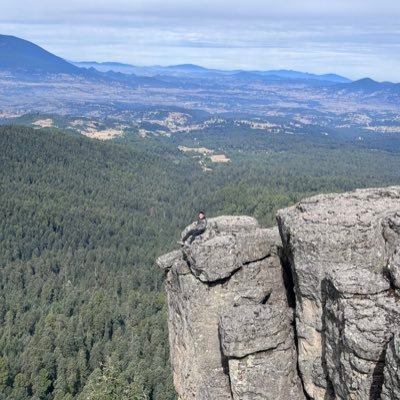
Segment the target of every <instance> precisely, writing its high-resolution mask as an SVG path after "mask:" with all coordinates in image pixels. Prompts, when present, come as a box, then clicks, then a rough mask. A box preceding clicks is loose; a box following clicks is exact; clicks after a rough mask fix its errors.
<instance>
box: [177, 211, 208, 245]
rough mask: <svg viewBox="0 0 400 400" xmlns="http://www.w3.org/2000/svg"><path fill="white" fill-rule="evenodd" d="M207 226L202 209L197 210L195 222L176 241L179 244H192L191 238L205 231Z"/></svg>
mask: <svg viewBox="0 0 400 400" xmlns="http://www.w3.org/2000/svg"><path fill="white" fill-rule="evenodd" d="M206 228H207V218H206V214H205V212H204V211H199V214H198V215H197V223H196V225H195V226H194V227H193V228H192V229H189V230H188V231H187V232H186V233H185V234H184V235H183V237H182V241H180V242H178V243H179V244H181V245H184V244H192V242H193V240H194V239H195V238H196V237H197V236H200V235H201V234H203V233H204V232H205V230H206Z"/></svg>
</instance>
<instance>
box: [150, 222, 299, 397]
mask: <svg viewBox="0 0 400 400" xmlns="http://www.w3.org/2000/svg"><path fill="white" fill-rule="evenodd" d="M280 251H281V247H280V238H279V235H278V231H277V229H260V228H259V227H258V224H257V222H256V220H254V219H252V218H249V217H219V218H214V219H211V220H209V222H208V228H207V230H206V232H205V233H204V234H203V235H201V236H199V237H197V238H196V239H195V240H194V241H193V243H192V244H191V245H190V246H183V248H182V249H181V250H177V251H174V252H172V253H169V254H167V255H165V256H162V257H160V258H159V259H158V260H157V263H158V265H159V266H160V267H161V268H164V269H165V270H166V271H168V272H167V280H166V287H167V294H168V307H169V335H170V346H171V357H172V366H173V373H174V383H175V387H176V390H177V393H178V397H179V399H180V400H186V399H196V400H206V399H207V400H217V399H218V400H224V399H227V400H228V399H234V400H239V399H248V400H253V399H254V400H261V399H271V400H272V399H273V400H276V399H293V400H297V399H299V400H300V399H304V394H303V389H302V386H301V383H300V380H299V378H298V375H297V370H296V365H297V354H296V349H295V342H294V331H293V326H292V321H293V310H292V309H290V308H289V306H288V301H287V294H286V290H285V286H284V279H283V274H282V269H281V262H280V257H279V254H280Z"/></svg>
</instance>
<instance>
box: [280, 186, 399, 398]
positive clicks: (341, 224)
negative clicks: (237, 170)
mask: <svg viewBox="0 0 400 400" xmlns="http://www.w3.org/2000/svg"><path fill="white" fill-rule="evenodd" d="M277 218H278V225H279V229H280V232H281V237H282V240H283V246H284V251H285V254H286V256H287V258H288V260H289V264H290V267H291V270H292V274H293V280H294V289H295V295H296V334H297V337H298V343H299V346H298V351H299V369H300V373H301V378H302V381H303V383H304V387H305V389H306V392H307V394H308V396H309V397H310V398H312V399H318V400H322V399H331V398H332V399H346V400H347V399H379V398H380V392H381V390H382V382H383V368H384V360H385V349H386V346H387V343H388V341H389V340H390V338H391V336H393V334H394V331H395V330H396V329H398V328H399V322H400V321H399V319H398V317H399V312H400V308H399V303H398V301H399V297H398V294H397V293H396V291H395V290H393V289H391V287H390V283H389V282H388V281H387V280H386V279H385V276H387V275H391V276H393V278H392V286H393V285H394V286H396V285H397V284H398V281H397V277H398V261H397V255H396V254H397V249H398V246H399V244H400V188H387V189H364V190H356V191H354V192H350V193H344V194H330V195H319V196H315V197H312V198H310V199H307V200H304V201H302V202H300V203H299V204H297V205H296V206H293V207H290V208H288V209H285V210H281V211H280V212H279V213H278V217H277Z"/></svg>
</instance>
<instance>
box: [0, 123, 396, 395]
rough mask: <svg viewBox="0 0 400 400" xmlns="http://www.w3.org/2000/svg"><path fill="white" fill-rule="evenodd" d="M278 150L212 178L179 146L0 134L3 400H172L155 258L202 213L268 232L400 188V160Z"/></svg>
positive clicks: (279, 146) (338, 148)
mask: <svg viewBox="0 0 400 400" xmlns="http://www.w3.org/2000/svg"><path fill="white" fill-rule="evenodd" d="M224 137H225V139H224V144H223V145H224V146H225V145H226V143H227V139H226V135H224ZM238 137H239V136H238ZM210 140H213V141H218V140H219V139H218V138H217V137H216V136H213V137H212V138H210ZM221 140H222V139H221ZM282 140H283V139H272V138H270V139H268V138H266V137H264V142H263V143H264V147H263V148H262V149H261V150H259V151H258V150H257V149H256V148H252V147H251V146H250V149H247V150H246V151H240V149H239V147H240V146H238V147H237V146H236V145H235V143H233V144H232V143H231V144H230V145H229V146H227V145H226V148H227V149H228V150H229V149H230V151H231V153H230V154H229V155H230V157H231V158H232V162H231V163H230V164H229V165H217V166H213V171H210V172H207V173H205V172H204V171H202V169H201V168H200V166H199V164H198V162H197V160H194V159H193V158H192V157H191V156H188V155H186V154H182V153H180V152H179V151H177V150H176V146H175V144H174V143H173V142H170V144H168V143H167V142H165V141H161V140H156V139H149V140H145V141H144V140H133V141H131V142H129V143H121V144H114V143H102V142H97V141H91V140H89V139H86V138H82V137H78V136H73V135H67V134H64V133H61V132H56V131H51V130H47V131H44V130H34V129H30V128H24V127H19V126H1V127H0V150H1V156H0V171H1V173H0V187H1V191H0V215H1V220H2V223H1V225H0V392H1V394H0V399H14V400H22V399H26V398H33V399H46V400H51V399H57V400H61V399H62V400H67V399H78V400H83V399H93V400H94V399H96V400H101V399H107V400H112V399H137V400H139V399H148V400H172V399H174V398H175V397H174V396H175V394H174V390H173V386H172V381H171V376H170V366H169V351H168V347H167V331H166V309H165V297H164V291H163V287H162V281H163V276H162V274H161V273H160V272H158V271H157V270H156V268H155V267H154V266H153V262H154V260H155V258H156V257H157V256H158V255H160V254H162V253H164V252H166V251H168V250H171V249H172V248H173V247H174V245H175V241H176V240H177V239H178V235H179V232H180V230H181V229H183V227H184V226H185V225H186V224H188V223H189V222H191V219H192V218H194V216H195V214H196V211H197V210H198V209H199V208H204V209H206V210H207V212H208V214H209V216H214V215H218V214H222V213H232V214H249V215H254V216H256V217H257V218H258V219H259V220H260V221H261V222H262V223H263V224H264V225H270V224H272V223H274V214H275V211H276V210H277V209H278V208H281V207H284V206H286V205H288V204H291V203H293V202H295V201H297V200H299V199H300V198H302V197H304V196H306V195H308V194H311V193H316V192H322V191H340V190H348V189H351V188H354V187H361V186H369V185H388V184H395V183H397V184H399V183H400V157H399V153H398V152H391V153H389V152H385V151H379V152H377V151H375V152H371V151H370V150H368V149H363V148H350V147H345V146H344V145H343V144H333V143H330V144H329V145H324V146H322V145H319V144H318V143H316V144H314V145H312V144H311V142H310V143H306V144H303V145H300V144H299V146H298V147H296V146H289V147H287V150H285V151H284V150H283V149H284V148H285V143H284V142H283V141H282ZM290 140H292V138H290ZM310 140H311V139H310ZM260 146H261V145H260ZM260 146H258V149H259V148H260ZM261 147H262V146H261Z"/></svg>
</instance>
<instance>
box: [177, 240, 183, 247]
mask: <svg viewBox="0 0 400 400" xmlns="http://www.w3.org/2000/svg"><path fill="white" fill-rule="evenodd" d="M176 243H178V244H179V245H180V246H183V245H184V244H185V242H183V241H182V240H178V241H177V242H176Z"/></svg>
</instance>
